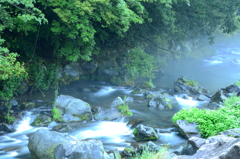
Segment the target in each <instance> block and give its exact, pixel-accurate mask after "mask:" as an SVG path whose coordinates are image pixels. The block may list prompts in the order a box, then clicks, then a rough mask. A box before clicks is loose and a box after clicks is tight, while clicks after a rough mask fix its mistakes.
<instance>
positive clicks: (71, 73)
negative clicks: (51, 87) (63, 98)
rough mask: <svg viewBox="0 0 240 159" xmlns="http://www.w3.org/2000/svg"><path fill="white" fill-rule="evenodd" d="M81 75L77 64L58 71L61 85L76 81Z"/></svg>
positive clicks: (73, 63)
mask: <svg viewBox="0 0 240 159" xmlns="http://www.w3.org/2000/svg"><path fill="white" fill-rule="evenodd" d="M82 74H83V72H82V71H81V69H80V68H79V63H77V62H72V63H69V64H67V65H66V66H65V67H63V68H61V69H60V70H59V72H58V77H59V78H60V81H61V82H62V83H64V84H68V83H70V82H72V81H76V80H78V79H79V77H80V75H82Z"/></svg>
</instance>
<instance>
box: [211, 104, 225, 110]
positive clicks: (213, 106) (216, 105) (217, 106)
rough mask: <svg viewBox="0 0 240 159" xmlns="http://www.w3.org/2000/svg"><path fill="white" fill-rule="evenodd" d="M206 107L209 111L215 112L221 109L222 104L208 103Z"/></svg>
mask: <svg viewBox="0 0 240 159" xmlns="http://www.w3.org/2000/svg"><path fill="white" fill-rule="evenodd" d="M208 107H209V108H210V109H214V110H217V109H219V108H221V107H223V104H218V103H215V102H212V103H208Z"/></svg>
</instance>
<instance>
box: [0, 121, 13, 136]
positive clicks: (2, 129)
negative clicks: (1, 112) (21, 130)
mask: <svg viewBox="0 0 240 159" xmlns="http://www.w3.org/2000/svg"><path fill="white" fill-rule="evenodd" d="M14 131H15V130H14V129H13V128H12V126H9V125H7V124H4V123H0V135H3V134H6V133H11V132H14Z"/></svg>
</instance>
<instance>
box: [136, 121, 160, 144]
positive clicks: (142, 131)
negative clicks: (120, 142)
mask: <svg viewBox="0 0 240 159" xmlns="http://www.w3.org/2000/svg"><path fill="white" fill-rule="evenodd" d="M133 135H134V136H135V139H136V140H137V141H149V140H156V139H158V135H157V133H156V131H155V130H154V129H153V128H152V127H150V126H144V125H142V124H140V125H138V126H136V128H134V131H133Z"/></svg>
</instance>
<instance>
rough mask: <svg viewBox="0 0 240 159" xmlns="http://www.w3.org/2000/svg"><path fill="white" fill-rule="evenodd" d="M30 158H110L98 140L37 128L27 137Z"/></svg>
mask: <svg viewBox="0 0 240 159" xmlns="http://www.w3.org/2000/svg"><path fill="white" fill-rule="evenodd" d="M28 148H29V151H30V153H31V158H32V159H75V158H84V159H110V158H111V157H110V156H108V155H107V153H106V152H105V151H104V148H103V145H102V142H101V141H99V140H94V139H92V140H76V139H74V138H72V137H71V136H69V135H66V134H61V133H58V132H55V131H50V130H48V129H39V130H38V131H36V132H35V133H33V134H32V135H31V136H30V138H29V143H28Z"/></svg>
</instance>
